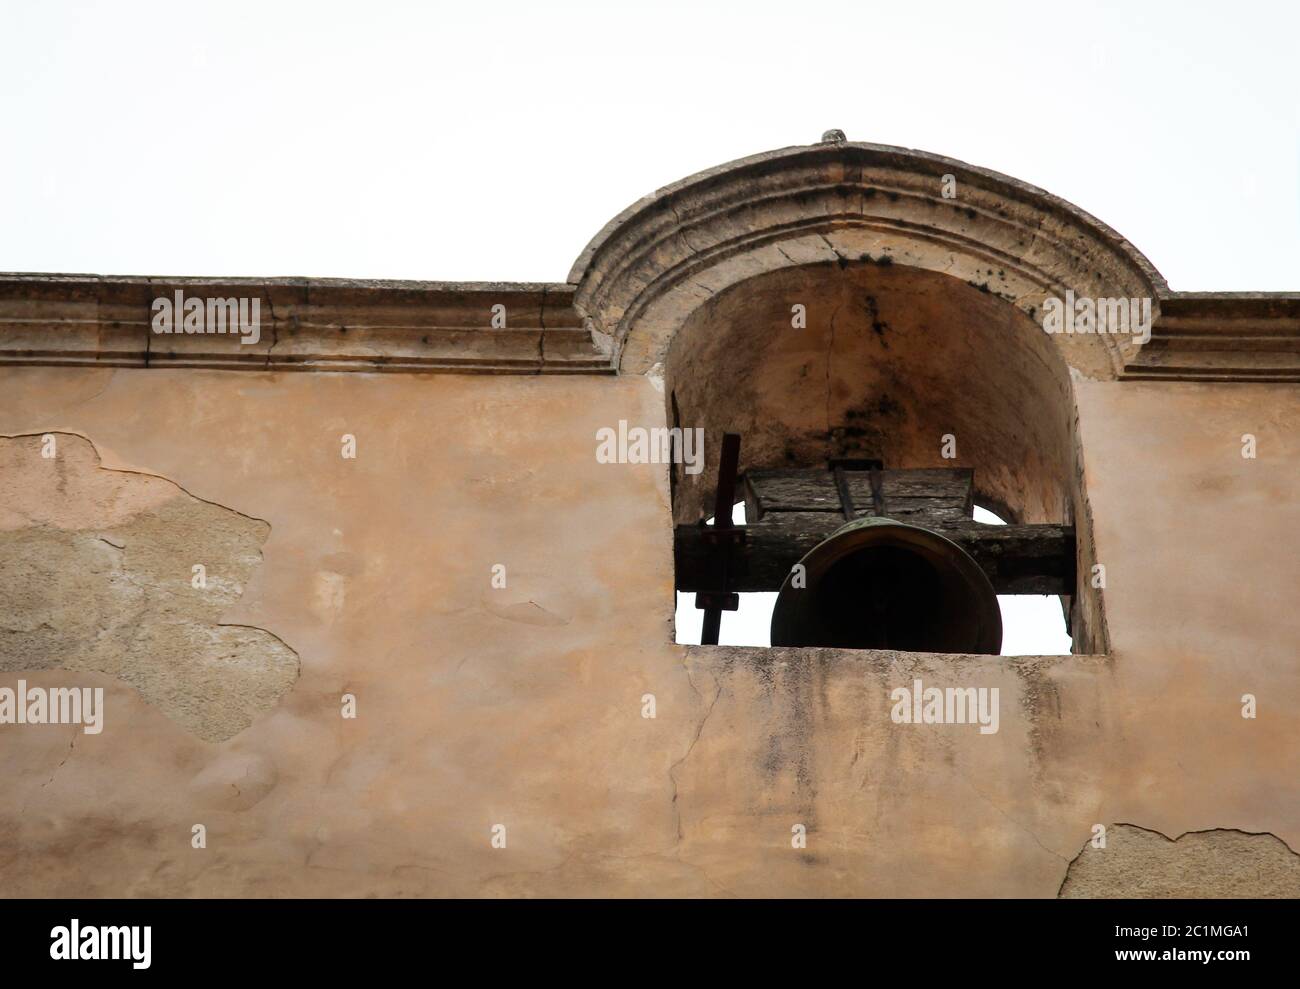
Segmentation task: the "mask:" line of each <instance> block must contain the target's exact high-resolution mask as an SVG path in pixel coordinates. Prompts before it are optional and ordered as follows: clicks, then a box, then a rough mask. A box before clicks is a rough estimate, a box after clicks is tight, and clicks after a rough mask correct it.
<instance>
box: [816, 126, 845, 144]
mask: <svg viewBox="0 0 1300 989" xmlns="http://www.w3.org/2000/svg"><path fill="white" fill-rule="evenodd" d="M847 140H848V138H847V137H845V136H844V131H842V130H840V129H839V128H838V127H836V128H835V129H834V130H828V131H827V132H826V133H825V134H823V135H822V139H821V143H822V144H843V143H844V142H845V141H847Z"/></svg>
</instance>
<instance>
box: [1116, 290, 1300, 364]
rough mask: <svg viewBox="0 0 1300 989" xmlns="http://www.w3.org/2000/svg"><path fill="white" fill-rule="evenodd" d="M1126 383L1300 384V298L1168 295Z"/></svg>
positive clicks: (1260, 294) (1250, 294) (1277, 294)
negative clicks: (1252, 382)
mask: <svg viewBox="0 0 1300 989" xmlns="http://www.w3.org/2000/svg"><path fill="white" fill-rule="evenodd" d="M1123 380H1125V381H1254V382H1300V294H1296V293H1283V292H1173V293H1169V294H1167V295H1165V296H1164V297H1162V298H1161V300H1160V316H1159V318H1158V319H1157V320H1156V321H1155V324H1154V326H1153V327H1152V331H1151V339H1150V341H1148V342H1147V343H1146V344H1145V345H1144V346H1143V347H1142V348H1141V349H1140V350H1139V351H1138V353H1137V355H1136V356H1135V357H1134V358H1133V359H1132V360H1130V361H1129V362H1128V363H1127V364H1126V365H1125V368H1124V374H1123Z"/></svg>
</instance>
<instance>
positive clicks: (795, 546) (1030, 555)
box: [674, 512, 1075, 594]
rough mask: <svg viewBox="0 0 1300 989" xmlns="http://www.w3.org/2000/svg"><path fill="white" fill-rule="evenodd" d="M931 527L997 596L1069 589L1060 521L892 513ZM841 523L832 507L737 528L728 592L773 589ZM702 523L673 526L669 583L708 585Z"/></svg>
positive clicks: (1065, 532) (1070, 537)
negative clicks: (995, 521) (966, 557)
mask: <svg viewBox="0 0 1300 989" xmlns="http://www.w3.org/2000/svg"><path fill="white" fill-rule="evenodd" d="M894 517H896V518H897V519H898V521H900V522H909V523H912V524H918V525H924V526H925V527H926V528H931V529H934V530H935V531H936V532H939V533H941V534H942V535H944V536H946V537H947V538H949V539H951V540H952V541H953V542H955V543H956V544H957V545H958V546H960V547H962V549H964V550H965V551H966V552H967V553H969V554H970V555H971V556H972V557H974V558H975V561H976V562H977V563H979V565H980V566H981V567H982V568H983V570H984V572H985V573H986V574H987V575H988V578H989V580H990V581H991V582H992V584H993V589H994V590H995V591H997V592H998V593H999V594H1073V593H1074V591H1075V587H1074V584H1075V572H1074V571H1075V564H1074V553H1075V547H1074V529H1073V527H1071V526H1063V525H984V524H982V523H979V522H974V521H972V520H970V519H966V520H963V521H960V522H952V521H945V520H943V519H939V520H935V519H930V520H929V521H926V520H924V518H923V516H920V515H913V516H910V517H909V516H904V515H903V514H901V513H900V514H898V515H896V516H894ZM843 524H844V519H843V518H842V517H841V516H839V515H837V514H835V513H833V512H782V513H779V514H775V515H769V516H768V517H767V518H766V519H765V520H764V521H762V522H759V523H757V524H755V525H747V526H744V527H743V529H744V533H745V536H744V542H743V543H739V544H737V545H736V546H734V548H733V549H732V557H731V561H730V563H731V566H730V570H729V584H730V587H729V589H730V590H733V591H742V592H747V591H775V590H779V589H780V587H781V583H782V581H784V580H785V578H786V575H787V574H788V573H789V572H790V568H791V567H793V566H794V565H795V564H796V563H798V562H799V560H800V558H802V557H803V555H804V554H805V553H807V552H808V551H809V550H810V549H812V548H813V547H814V546H816V545H817V544H818V543H819V542H821V541H822V540H823V539H825V538H826V537H827V536H829V535H830V534H831V533H832V532H834V531H835V530H836V529H838V528H839V527H840V526H841V525H843ZM707 530H708V527H705V526H699V525H679V526H677V529H676V533H675V538H674V547H675V557H676V572H677V589H678V590H679V591H698V590H708V589H710V588H709V582H710V580H711V579H712V571H711V570H710V563H709V561H710V559H711V556H710V553H711V552H712V549H711V547H710V545H709V544H708V542H707V538H708V537H707Z"/></svg>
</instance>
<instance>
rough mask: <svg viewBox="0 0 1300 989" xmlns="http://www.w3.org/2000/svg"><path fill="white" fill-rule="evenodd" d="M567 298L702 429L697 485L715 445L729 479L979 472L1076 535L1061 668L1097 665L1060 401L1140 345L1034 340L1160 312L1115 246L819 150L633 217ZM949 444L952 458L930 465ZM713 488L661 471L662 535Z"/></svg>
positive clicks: (921, 166) (1009, 200)
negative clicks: (844, 467)
mask: <svg viewBox="0 0 1300 989" xmlns="http://www.w3.org/2000/svg"><path fill="white" fill-rule="evenodd" d="M570 281H571V282H574V283H576V285H577V291H576V294H575V307H576V308H577V309H578V311H579V312H580V313H581V314H582V315H583V316H584V317H586V318H587V320H588V321H589V324H588V325H589V326H590V328H591V329H592V331H593V333H594V334H595V336H596V338H597V339H598V340H599V341H602V342H603V343H604V344H605V345H606V346H607V347H608V349H609V350H610V352H611V357H612V360H613V361H614V363H615V365H616V366H617V367H618V368H619V370H620V372H621V373H648V374H651V375H653V376H656V377H659V376H662V378H663V383H664V394H665V403H666V414H667V416H668V418H669V421H670V423H671V424H674V425H680V426H684V427H703V428H704V429H705V435H706V442H707V445H706V457H707V460H706V462H707V463H709V464H713V465H715V464H716V463H717V451H718V445H719V443H720V440H721V435H722V433H723V432H728V431H729V432H738V433H740V434H741V435H742V436H743V437H744V446H743V449H742V458H741V469H742V470H744V469H753V468H759V467H773V466H793V467H809V466H817V465H821V464H825V463H826V461H827V460H828V459H829V458H832V457H846V456H861V457H877V458H880V459H882V460H883V461H884V462H885V464H886V465H887V466H890V467H945V466H947V467H953V466H959V467H971V468H974V470H975V472H976V488H977V491H978V494H979V497H980V498H981V499H982V500H983V501H985V503H987V504H988V505H989V506H990V507H994V508H995V510H997V511H998V513H999V514H1000V515H1002V516H1003V517H1004V518H1009V519H1011V520H1014V521H1017V522H1022V523H1037V522H1057V523H1065V524H1071V525H1074V526H1075V528H1076V534H1077V544H1078V559H1077V561H1076V562H1077V568H1078V572H1079V574H1080V575H1082V576H1081V579H1080V581H1079V585H1078V587H1077V593H1076V594H1075V595H1074V596H1073V598H1072V600H1071V617H1072V630H1073V634H1074V638H1075V644H1076V650H1077V651H1080V652H1098V651H1102V650H1103V649H1104V647H1105V629H1104V611H1103V602H1102V598H1101V591H1100V590H1099V589H1094V588H1092V587H1091V586H1090V582H1089V581H1088V580H1087V577H1088V574H1089V571H1090V567H1091V564H1092V549H1091V539H1090V526H1089V518H1088V505H1087V498H1086V492H1085V490H1084V486H1083V478H1082V470H1081V463H1082V461H1081V458H1080V455H1079V449H1078V434H1077V429H1076V428H1075V427H1076V423H1075V405H1074V397H1073V382H1074V380H1075V379H1076V378H1079V377H1084V378H1093V379H1103V380H1104V379H1111V378H1115V377H1117V376H1118V374H1119V373H1120V371H1121V369H1122V368H1123V366H1124V363H1125V361H1126V360H1128V359H1129V358H1131V356H1132V355H1133V353H1134V352H1135V351H1136V348H1137V346H1138V343H1137V341H1135V340H1134V339H1132V338H1131V337H1122V336H1118V335H1109V334H1086V335H1072V336H1065V335H1049V334H1047V333H1045V332H1044V331H1043V329H1042V325H1041V319H1042V312H1043V303H1044V301H1045V300H1046V299H1048V298H1049V297H1057V298H1064V297H1065V296H1066V293H1067V292H1073V293H1074V294H1075V296H1076V297H1080V298H1082V297H1091V298H1094V299H1100V298H1149V299H1151V300H1152V308H1153V316H1154V315H1155V314H1156V313H1157V312H1158V299H1159V296H1160V294H1161V293H1162V292H1164V291H1167V287H1166V286H1165V283H1164V280H1163V278H1161V276H1160V275H1159V273H1158V272H1157V271H1156V270H1155V269H1154V267H1152V266H1151V265H1150V263H1149V262H1148V261H1147V260H1146V259H1145V258H1144V257H1143V256H1142V255H1141V254H1140V253H1139V252H1138V251H1137V250H1136V249H1135V248H1134V247H1133V246H1132V245H1131V244H1129V243H1128V242H1127V241H1125V240H1124V239H1123V238H1122V237H1120V236H1119V235H1118V234H1116V233H1115V232H1114V231H1112V230H1110V228H1108V227H1106V226H1105V225H1104V224H1102V223H1100V222H1099V221H1097V220H1095V219H1094V218H1092V217H1091V216H1089V215H1087V214H1086V213H1084V212H1083V211H1081V210H1079V209H1077V208H1076V207H1074V206H1072V205H1070V204H1069V203H1066V202H1064V201H1063V200H1060V199H1057V198H1056V197H1053V196H1051V195H1049V194H1047V193H1045V192H1043V191H1042V190H1039V189H1035V188H1033V187H1032V186H1028V185H1026V184H1024V183H1021V182H1018V181H1016V180H1014V179H1011V178H1008V177H1006V176H1002V175H998V174H997V173H994V172H989V171H987V170H984V169H978V168H973V167H972V166H969V165H965V164H963V163H961V162H956V161H953V160H952V159H947V158H941V157H938V156H934V155H928V154H923V153H921V152H915V151H908V150H905V149H900V148H889V147H882V146H878V145H867V144H826V145H815V146H812V147H806V148H789V149H785V150H782V151H776V152H771V153H769V154H765V155H758V156H754V157H752V158H747V159H743V160H741V161H738V162H733V163H731V164H729V165H724V166H721V167H720V168H717V169H712V170H710V171H707V172H702V173H700V174H699V175H696V176H692V177H691V178H688V179H685V180H683V181H682V182H679V183H676V184H675V185H672V186H669V187H666V188H665V189H663V190H660V191H659V192H657V193H655V194H654V195H652V196H649V197H646V199H644V200H642V201H641V202H639V203H637V204H634V205H633V206H632V207H630V208H629V209H628V210H625V211H624V212H623V213H622V214H620V216H618V217H616V218H615V219H614V220H613V221H611V222H610V223H609V224H608V225H607V226H606V227H605V229H604V230H602V231H601V233H600V234H599V235H598V236H597V237H596V238H595V239H594V240H593V241H592V243H591V244H590V245H589V246H588V248H587V249H586V250H585V251H584V252H583V254H582V256H581V257H580V258H579V259H578V262H577V263H576V264H575V266H574V270H573V272H572V274H571V275H570ZM796 306H801V307H803V312H804V314H805V315H806V325H804V326H803V327H802V328H799V327H797V326H796V325H795V324H796V322H797V320H795V316H796V313H795V312H794V307H796ZM949 436H951V437H953V438H954V439H955V443H956V452H957V456H956V458H955V459H945V458H944V457H942V455H941V452H942V450H943V447H944V440H945V438H946V437H949ZM714 477H715V475H714V471H712V470H706V471H705V472H704V473H703V474H701V475H697V476H691V475H687V474H685V473H684V472H682V471H680V470H678V471H677V472H676V474H675V478H674V479H675V482H676V483H675V485H674V506H673V508H674V516H675V519H676V520H677V521H679V522H689V521H692V520H694V519H698V518H700V517H701V516H702V515H704V514H707V513H708V510H709V506H710V499H711V494H712V486H713V484H714Z"/></svg>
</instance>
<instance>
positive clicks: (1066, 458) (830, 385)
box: [663, 259, 1101, 654]
mask: <svg viewBox="0 0 1300 989" xmlns="http://www.w3.org/2000/svg"><path fill="white" fill-rule="evenodd" d="M989 277H990V278H991V279H993V281H994V282H995V283H996V279H997V271H996V269H994V270H992V271H990V272H989ZM663 374H664V384H665V395H666V400H667V402H668V403H669V410H668V414H669V417H670V419H672V422H673V424H674V425H678V426H682V427H687V428H694V427H700V428H703V430H704V436H705V437H706V441H707V442H708V443H710V444H711V446H710V447H709V448H708V451H707V454H706V464H716V463H717V457H716V453H717V443H718V441H719V439H720V437H721V436H722V435H723V434H724V433H727V432H731V433H738V434H739V435H741V436H742V438H743V446H742V451H741V471H742V472H744V471H751V472H753V471H762V470H765V469H773V468H817V467H824V466H825V465H826V464H828V463H831V462H834V461H839V460H845V459H848V460H852V459H855V458H860V459H870V460H877V461H880V462H881V463H883V464H884V465H885V466H886V467H888V468H896V469H912V468H927V469H949V470H957V469H965V470H968V471H973V479H974V488H975V492H976V497H975V500H976V501H978V502H982V503H983V504H985V505H988V506H991V507H996V509H997V511H998V514H999V515H1000V516H1001V518H1000V519H997V521H1000V522H1013V523H1018V524H1026V523H1058V524H1060V525H1063V526H1072V527H1077V526H1078V525H1079V521H1080V519H1085V520H1086V510H1084V504H1083V500H1082V493H1081V491H1080V490H1079V488H1078V457H1077V449H1076V436H1075V432H1074V428H1073V396H1072V388H1071V383H1070V371H1069V368H1068V366H1067V365H1066V363H1065V361H1064V359H1063V358H1062V356H1061V355H1060V353H1059V352H1058V351H1057V350H1056V348H1055V347H1054V346H1053V343H1052V340H1051V338H1050V337H1049V336H1048V335H1047V334H1045V333H1044V332H1043V331H1042V328H1041V327H1040V326H1038V325H1037V324H1035V322H1034V321H1033V320H1032V319H1031V318H1030V317H1029V316H1028V315H1027V314H1026V313H1024V312H1022V311H1021V310H1020V309H1018V308H1017V307H1015V306H1013V305H1011V304H1009V303H1008V302H1007V301H1006V300H1004V299H1002V298H999V297H998V295H997V294H996V293H995V292H993V291H989V290H987V288H986V286H975V285H970V284H967V283H965V282H962V281H959V280H957V279H955V278H952V277H950V276H946V275H942V274H938V273H935V272H931V271H924V270H920V269H916V268H909V267H907V266H903V265H895V264H892V263H889V262H884V263H882V262H881V260H880V259H874V260H863V259H859V260H854V261H848V262H831V263H819V264H812V265H804V266H797V267H791V268H786V269H782V270H779V271H775V272H768V273H765V274H762V275H758V276H755V277H753V278H750V279H747V280H745V281H742V282H739V283H737V284H735V285H732V286H730V287H728V288H727V289H725V290H724V291H722V292H719V293H717V294H715V295H714V296H712V297H710V298H709V299H708V300H707V301H705V302H704V303H702V304H701V305H700V306H699V307H698V308H697V309H696V310H695V311H694V312H693V313H692V314H691V315H690V317H688V318H687V319H686V320H685V321H684V323H683V324H682V326H681V328H680V330H679V331H678V332H677V333H676V334H675V335H674V337H673V340H672V343H671V346H670V347H669V349H668V353H667V356H666V359H665V361H664V363H663ZM674 472H675V476H674V483H673V491H674V497H673V501H674V504H673V512H674V517H675V520H676V522H677V523H678V524H685V525H689V524H691V523H695V522H698V520H699V519H701V518H702V517H704V516H705V515H707V514H708V513H709V512H710V511H711V503H712V498H713V492H714V486H715V484H716V474H715V473H714V472H713V471H712V470H709V469H706V470H705V471H703V472H702V473H699V474H694V475H692V474H688V473H686V472H685V471H683V470H682V469H681V468H680V467H676V468H674ZM743 510H744V509H743V506H741V507H740V508H739V509H738V512H743ZM968 517H970V516H969V514H968ZM742 518H744V516H743V514H738V515H737V521H738V522H739V521H740V519H742ZM992 518H993V517H992V516H990V519H992ZM750 521H752V520H750ZM1070 590H1071V592H1073V591H1074V590H1075V588H1073V587H1071V588H1070ZM759 593H761V594H762V596H758V595H757V594H744V595H742V608H743V609H744V610H743V611H741V612H735V613H729V614H727V615H726V616H725V617H724V627H726V628H729V629H732V630H733V631H731V632H729V633H728V634H727V636H726V638H724V639H723V640H722V641H724V642H731V643H735V644H753V645H759V644H766V643H765V642H763V630H762V625H763V619H762V615H763V614H764V613H765V612H767V613H769V614H770V603H769V602H770V601H771V600H772V599H773V598H774V597H775V595H774V594H771V593H763V592H759ZM1083 593H1084V594H1088V593H1090V591H1089V589H1084V591H1083ZM1017 596H1019V595H1017ZM1076 596H1077V595H1076V594H1075V593H1070V594H1067V595H1065V598H1066V601H1067V608H1068V609H1069V610H1070V612H1071V615H1072V618H1073V619H1075V620H1073V621H1072V622H1071V625H1072V629H1073V632H1074V635H1073V638H1074V646H1075V649H1076V651H1094V650H1095V649H1096V643H1097V642H1098V641H1099V636H1100V634H1101V630H1100V629H1099V628H1098V627H1097V626H1096V625H1095V624H1090V622H1089V620H1088V615H1090V614H1097V613H1099V606H1097V605H1096V602H1093V607H1091V608H1079V607H1075V598H1076ZM1034 597H1035V598H1036V599H1037V600H1036V601H1034V602H1033V603H1030V598H1029V597H1028V596H1026V597H1023V598H1021V599H1020V600H1019V601H1015V602H1007V603H1006V606H1005V607H1004V609H1003V610H1004V614H1006V615H1008V623H1007V624H1008V631H1009V633H1010V635H1009V636H1008V637H1004V644H1005V648H1004V650H1003V652H1004V654H1025V650H1030V651H1031V653H1032V654H1049V653H1059V652H1062V651H1069V648H1068V646H1064V647H1063V640H1062V638H1061V626H1062V625H1063V624H1064V619H1063V618H1059V619H1057V620H1056V621H1054V622H1052V623H1050V624H1051V625H1055V626H1056V627H1055V628H1052V629H1051V630H1050V631H1051V632H1054V633H1055V636H1054V637H1053V636H1052V635H1051V634H1049V626H1048V625H1045V624H1044V622H1045V619H1046V617H1047V615H1048V614H1049V613H1050V607H1051V604H1050V602H1052V601H1056V602H1057V604H1056V609H1057V614H1058V615H1060V613H1061V612H1060V604H1059V601H1060V599H1059V598H1057V597H1055V596H1045V595H1041V594H1040V595H1035V596H1034ZM679 616H680V622H679V632H678V641H690V639H689V637H690V635H691V633H692V632H693V631H695V629H696V626H697V622H698V620H697V619H696V618H695V616H693V615H688V614H685V613H682V612H680V611H679ZM1027 627H1037V628H1039V629H1040V632H1041V634H1037V635H1033V634H1028V633H1027V632H1026V628H1027ZM694 641H699V640H698V639H695V640H694ZM1039 649H1041V650H1042V652H1041V653H1039V652H1038V651H1037V650H1039Z"/></svg>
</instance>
